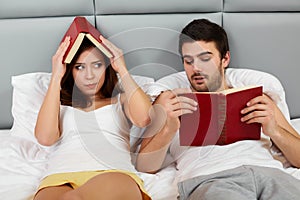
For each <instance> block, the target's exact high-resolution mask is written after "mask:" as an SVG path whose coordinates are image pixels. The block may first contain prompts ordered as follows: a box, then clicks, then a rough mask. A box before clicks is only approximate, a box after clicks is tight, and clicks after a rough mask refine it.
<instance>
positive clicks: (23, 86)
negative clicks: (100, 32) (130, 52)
mask: <svg viewBox="0 0 300 200" xmlns="http://www.w3.org/2000/svg"><path fill="white" fill-rule="evenodd" d="M132 77H133V78H134V80H135V81H136V82H137V84H138V85H139V86H140V87H141V88H142V89H143V90H147V88H148V87H149V85H150V84H152V83H154V79H153V78H150V77H146V76H138V75H132ZM50 78H51V73H46V72H35V73H27V74H21V75H17V76H12V78H11V84H12V86H13V99H12V116H13V119H14V122H13V126H12V128H11V133H12V134H13V135H17V136H20V137H24V138H26V139H29V140H31V141H35V142H36V138H35V137H34V128H35V123H36V120H37V115H38V112H39V110H40V107H41V105H42V103H43V100H44V97H45V94H46V92H47V89H48V85H49V82H50Z"/></svg>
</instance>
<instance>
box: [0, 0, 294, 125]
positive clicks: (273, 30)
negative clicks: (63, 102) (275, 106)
mask: <svg viewBox="0 0 300 200" xmlns="http://www.w3.org/2000/svg"><path fill="white" fill-rule="evenodd" d="M77 15H81V16H86V17H87V18H88V20H89V21H90V22H92V23H93V24H95V25H96V26H97V27H98V28H99V29H100V31H101V32H102V34H103V35H104V36H106V37H108V38H109V39H110V40H111V41H113V42H114V43H115V44H116V45H117V46H119V47H120V48H122V49H123V52H124V54H125V59H126V62H127V66H128V68H129V69H130V71H131V73H132V74H138V75H146V76H150V77H154V78H156V79H157V78H160V77H162V76H164V75H167V74H170V73H173V72H176V71H181V70H182V69H183V68H182V64H181V60H180V57H179V56H178V53H177V37H178V31H180V30H181V29H182V28H183V27H184V26H185V25H186V24H187V23H188V22H190V21H191V20H192V19H194V18H208V19H210V20H212V21H214V22H216V23H218V24H220V25H222V26H223V27H224V28H225V30H226V31H227V33H228V36H229V42H230V50H231V56H232V61H231V64H230V66H231V67H236V68H251V69H257V70H261V71H265V72H269V73H271V74H273V75H275V76H276V77H277V78H278V79H279V80H280V81H281V82H282V84H283V86H284V87H285V89H286V97H287V102H288V106H289V108H290V112H291V116H292V117H293V118H295V117H300V106H299V100H300V92H298V91H299V90H298V89H297V87H298V85H300V79H299V78H298V76H299V74H300V73H299V72H300V69H299V68H298V67H299V66H298V65H299V61H298V59H299V55H300V54H299V53H300V39H299V38H298V37H299V35H300V1H298V0H285V1H281V0H252V1H248V0H189V1H187V2H184V3H182V1H180V0H164V1H161V0H151V1H150V0H143V1H140V0H127V1H125V0H51V1H45V0H41V1H35V0H27V1H18V0H0V29H1V31H0V60H1V73H0V95H1V104H0V110H1V112H0V129H4V128H10V127H11V125H12V122H13V118H12V115H11V103H12V86H11V76H12V75H19V74H23V73H28V72H38V71H41V72H50V71H51V58H52V55H53V54H54V52H55V51H56V48H57V46H58V43H59V42H60V40H61V37H62V36H63V34H64V32H65V30H66V29H67V27H68V26H69V25H70V23H71V22H72V20H73V18H74V16H77Z"/></svg>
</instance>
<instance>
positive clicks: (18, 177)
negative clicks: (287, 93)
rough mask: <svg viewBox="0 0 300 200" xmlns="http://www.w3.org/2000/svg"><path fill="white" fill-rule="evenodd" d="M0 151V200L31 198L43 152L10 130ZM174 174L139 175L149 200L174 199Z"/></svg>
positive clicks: (299, 173)
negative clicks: (151, 199)
mask: <svg viewBox="0 0 300 200" xmlns="http://www.w3.org/2000/svg"><path fill="white" fill-rule="evenodd" d="M292 124H293V126H294V127H295V128H296V129H297V130H298V132H300V119H294V120H292ZM0 149H1V151H0V177H1V179H0V199H1V200H30V199H32V196H33V194H34V192H35V191H36V189H37V187H38V185H39V182H40V177H41V176H42V174H43V173H44V171H45V169H46V161H47V155H48V154H47V150H45V149H42V148H40V147H39V146H38V145H37V144H36V143H34V142H32V141H29V140H25V139H24V138H20V137H17V136H13V135H11V134H10V130H0ZM224 164H225V163H224ZM286 171H287V172H288V173H290V174H292V175H293V176H295V177H296V178H298V179H300V169H297V168H291V167H290V168H287V169H286ZM175 172H176V171H175V167H174V166H169V167H167V168H165V169H163V170H162V171H160V172H159V173H157V174H155V175H153V174H145V173H141V177H142V178H143V179H144V180H145V187H146V189H147V191H148V192H149V194H150V195H151V196H152V198H153V200H175V199H177V198H176V195H177V186H176V182H175V181H174V180H175V179H174V177H175Z"/></svg>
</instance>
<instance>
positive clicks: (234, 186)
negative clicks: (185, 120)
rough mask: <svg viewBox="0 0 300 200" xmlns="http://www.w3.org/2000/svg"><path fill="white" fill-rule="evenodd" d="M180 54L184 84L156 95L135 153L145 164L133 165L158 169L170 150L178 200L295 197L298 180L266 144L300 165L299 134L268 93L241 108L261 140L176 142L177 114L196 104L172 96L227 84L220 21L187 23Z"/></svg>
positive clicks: (226, 59)
mask: <svg viewBox="0 0 300 200" xmlns="http://www.w3.org/2000/svg"><path fill="white" fill-rule="evenodd" d="M179 53H180V54H181V56H182V60H183V65H184V69H185V74H186V77H185V78H186V79H187V80H188V88H186V89H184V88H181V89H175V90H172V91H170V90H167V91H165V92H162V93H161V94H160V95H159V96H158V97H157V98H156V100H155V102H154V106H153V108H154V109H153V110H154V112H153V113H154V114H153V115H154V116H155V117H153V124H152V126H150V127H148V129H147V130H146V132H145V139H144V140H143V142H142V144H141V148H140V153H143V154H139V157H138V159H140V161H142V162H140V163H144V164H142V165H138V166H137V168H138V169H143V170H147V171H148V172H156V171H158V170H159V169H160V168H161V167H162V165H163V162H164V161H165V160H166V154H167V153H168V151H170V154H171V155H172V156H173V158H174V159H175V160H176V167H177V169H178V180H179V185H178V187H179V193H180V199H230V200H232V199H233V200H235V199H239V200H241V199H297V198H298V197H299V195H300V189H298V188H299V186H300V181H299V180H297V179H295V178H293V177H292V176H290V175H288V174H286V173H285V172H283V171H282V170H281V169H283V166H282V163H281V162H279V161H277V160H275V159H274V158H273V156H272V154H271V153H270V148H269V147H270V145H271V144H272V143H271V141H272V142H273V144H274V145H275V146H276V147H277V148H278V149H280V150H281V152H282V153H283V154H284V156H285V157H286V158H287V160H288V161H289V162H290V163H291V164H292V165H293V166H296V167H300V159H299V157H297V155H300V154H299V153H300V138H299V135H298V133H297V132H296V131H295V130H294V129H293V127H292V126H291V125H290V124H289V122H288V121H287V120H286V118H285V117H284V115H283V113H282V112H281V111H280V109H279V108H278V107H277V105H276V103H275V102H274V101H273V100H272V99H271V98H270V97H271V95H269V96H268V95H263V96H259V97H256V98H254V99H252V100H250V101H249V102H248V104H247V106H246V107H245V108H244V109H242V110H241V113H242V114H243V115H244V116H243V117H242V118H241V121H243V122H244V123H261V125H262V132H263V133H264V135H263V137H262V139H261V140H258V141H250V140H245V141H240V142H236V143H233V144H230V145H224V146H218V145H210V146H203V147H190V148H188V147H182V146H180V145H179V137H178V129H179V126H180V121H179V116H181V115H183V114H187V113H192V112H194V111H195V110H196V109H197V102H194V101H193V100H191V99H188V98H185V97H182V96H177V95H178V94H180V93H185V92H189V91H197V92H205V91H221V90H224V89H228V88H230V87H232V84H231V85H230V84H229V83H228V79H227V78H228V77H227V73H225V69H226V68H227V67H228V65H229V62H230V52H229V45H228V39H227V35H226V32H225V31H224V29H223V28H222V27H220V26H219V25H217V24H215V23H212V22H210V21H208V20H206V19H199V20H194V21H192V22H191V23H189V24H188V25H187V26H186V27H185V28H184V29H183V30H182V33H181V35H180V38H179ZM181 79H182V82H184V81H185V80H184V78H182V77H181ZM162 82H164V81H162ZM164 83H166V84H168V80H165V82H164ZM179 85H180V86H183V87H184V85H185V83H182V84H179ZM168 87H172V85H168ZM167 89H169V88H167ZM270 139H271V140H270Z"/></svg>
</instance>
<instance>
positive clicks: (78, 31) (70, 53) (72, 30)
mask: <svg viewBox="0 0 300 200" xmlns="http://www.w3.org/2000/svg"><path fill="white" fill-rule="evenodd" d="M100 35H101V33H100V31H99V30H97V29H96V28H95V27H94V26H93V25H92V24H91V23H89V22H88V20H87V19H86V18H85V17H80V16H78V17H75V18H74V20H73V22H72V24H71V25H70V27H69V28H68V30H67V32H66V33H65V35H64V37H63V39H62V42H63V41H64V40H65V37H67V36H70V45H69V47H68V49H67V51H66V53H65V55H64V58H63V60H64V63H70V62H71V61H72V59H73V57H74V56H75V54H76V52H77V51H78V49H79V47H80V45H81V43H82V41H83V39H84V37H87V38H88V39H89V40H90V41H91V42H92V43H93V44H94V45H95V46H96V47H98V48H99V49H100V50H101V51H102V52H103V53H104V54H105V55H106V56H107V57H108V58H111V57H113V55H112V53H111V52H110V50H109V49H108V48H107V47H106V46H105V45H104V44H103V43H102V40H100V38H99V37H100Z"/></svg>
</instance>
